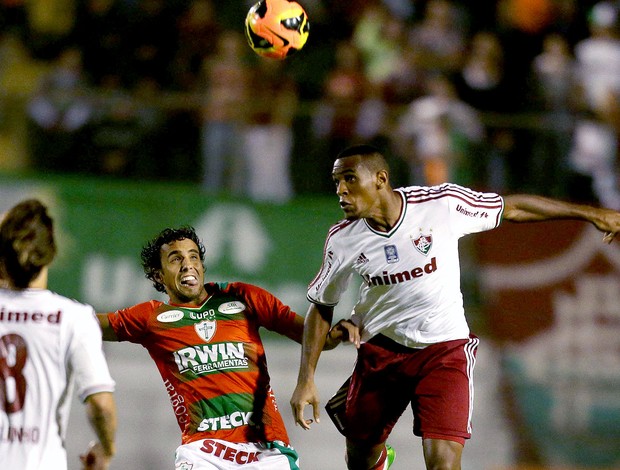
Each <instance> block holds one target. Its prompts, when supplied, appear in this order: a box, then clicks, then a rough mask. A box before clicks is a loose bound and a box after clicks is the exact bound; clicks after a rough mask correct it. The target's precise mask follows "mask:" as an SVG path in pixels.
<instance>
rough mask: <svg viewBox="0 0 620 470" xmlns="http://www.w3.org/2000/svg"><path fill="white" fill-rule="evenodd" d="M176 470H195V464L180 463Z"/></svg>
mask: <svg viewBox="0 0 620 470" xmlns="http://www.w3.org/2000/svg"><path fill="white" fill-rule="evenodd" d="M174 468H175V469H176V470H192V468H194V464H191V463H189V462H181V463H178V464H177V465H176V466H175V467H174Z"/></svg>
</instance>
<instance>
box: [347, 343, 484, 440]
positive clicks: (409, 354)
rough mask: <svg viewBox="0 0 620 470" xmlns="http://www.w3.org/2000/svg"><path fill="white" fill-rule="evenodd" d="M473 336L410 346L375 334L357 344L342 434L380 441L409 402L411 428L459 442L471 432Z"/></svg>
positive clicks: (467, 437)
mask: <svg viewBox="0 0 620 470" xmlns="http://www.w3.org/2000/svg"><path fill="white" fill-rule="evenodd" d="M478 342H479V340H478V338H477V337H476V336H474V335H471V336H470V338H469V339H463V340H454V341H446V342H443V343H437V344H433V345H431V346H427V347H426V348H424V349H411V348H407V347H405V346H401V345H400V344H398V343H396V342H394V341H392V340H391V339H389V338H387V337H385V336H383V335H377V336H375V337H374V338H372V339H371V340H370V341H368V342H366V343H364V344H362V345H361V347H360V349H359V351H358V356H357V362H356V364H355V370H354V371H353V375H352V377H351V383H350V386H349V391H348V395H347V401H346V411H345V422H346V430H345V431H344V433H345V435H346V437H347V438H348V439H350V440H353V441H359V442H364V443H365V444H368V445H376V444H379V443H382V442H385V441H386V440H387V438H388V436H389V435H390V432H391V431H392V428H393V427H394V425H395V424H396V422H397V421H398V419H399V418H400V416H401V415H402V414H403V412H404V411H405V409H406V408H407V406H408V405H409V404H410V405H411V409H412V410H413V433H414V434H415V435H416V436H421V437H422V438H429V439H446V440H451V441H456V442H459V443H461V444H464V443H465V439H469V438H470V437H471V414H472V406H473V397H474V384H473V372H474V364H475V357H476V350H477V348H478Z"/></svg>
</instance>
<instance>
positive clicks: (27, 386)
mask: <svg viewBox="0 0 620 470" xmlns="http://www.w3.org/2000/svg"><path fill="white" fill-rule="evenodd" d="M0 254H1V258H0V468H1V469H3V470H17V469H19V470H66V469H67V452H66V448H65V440H66V434H67V425H68V422H69V412H70V409H71V402H72V397H73V393H74V391H75V392H77V394H78V396H79V398H80V399H81V401H82V402H84V404H85V406H86V410H87V415H88V418H89V422H90V424H91V426H92V428H93V430H94V431H95V433H96V435H97V437H98V438H99V441H98V442H94V443H93V444H92V445H91V446H90V448H89V449H88V450H87V451H86V453H85V454H84V455H83V456H82V463H83V465H84V467H83V468H84V469H93V470H94V469H97V470H105V469H107V468H108V467H109V465H110V461H111V459H112V456H113V455H114V452H115V441H114V437H115V436H114V435H115V431H116V405H115V402H114V396H113V391H114V385H115V384H114V381H113V380H112V378H111V377H110V372H109V371H108V366H107V364H106V360H105V357H104V354H103V350H102V348H101V333H100V331H99V327H98V325H97V321H96V319H95V311H94V309H93V307H91V306H90V305H85V304H81V303H78V302H76V301H75V300H72V299H68V298H66V297H63V296H61V295H58V294H56V293H54V292H51V291H50V290H48V289H47V273H48V266H49V264H51V263H52V261H53V259H54V257H55V255H56V243H55V241H54V232H53V221H52V218H51V217H50V216H49V214H48V212H47V208H46V207H45V206H44V205H43V204H42V203H41V202H40V201H38V200H36V199H29V200H25V201H22V202H20V203H19V204H17V205H16V206H15V207H13V208H12V209H11V210H10V211H9V212H8V213H7V214H6V216H5V217H4V219H3V221H2V225H0ZM76 460H77V456H76Z"/></svg>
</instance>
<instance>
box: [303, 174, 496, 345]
mask: <svg viewBox="0 0 620 470" xmlns="http://www.w3.org/2000/svg"><path fill="white" fill-rule="evenodd" d="M396 191H397V192H398V193H399V194H400V196H401V197H402V199H403V208H402V211H401V214H400V216H399V218H398V221H397V222H396V224H395V225H394V227H393V228H392V229H391V230H390V231H389V232H379V231H377V230H374V229H373V228H372V227H370V225H369V224H368V223H367V222H366V220H365V219H358V220H351V221H349V220H344V221H341V222H340V223H338V224H336V225H334V226H333V227H331V229H330V231H329V233H328V235H327V239H326V242H325V249H324V253H323V264H322V266H321V270H320V272H319V274H318V275H317V276H316V277H315V278H314V279H313V280H312V282H311V283H310V285H309V288H308V300H309V301H311V302H313V303H317V304H322V305H327V306H334V305H336V304H337V303H338V301H339V300H340V296H341V295H342V293H343V292H344V291H345V290H346V289H347V287H348V284H349V282H350V280H351V279H352V278H354V277H355V278H357V279H361V285H360V290H359V298H358V301H357V303H356V305H355V307H354V309H353V312H352V320H353V321H354V322H355V323H356V324H357V325H358V326H360V328H361V333H362V341H367V340H368V339H370V338H372V337H373V336H375V335H376V334H379V333H381V334H383V335H385V336H387V337H389V338H391V339H392V340H394V341H396V342H398V343H400V344H402V345H404V346H408V347H414V348H420V347H425V346H427V345H429V344H434V343H438V342H442V341H450V340H454V339H465V338H467V337H468V336H469V327H468V325H467V321H466V319H465V312H464V308H463V295H462V293H461V282H460V264H459V252H458V241H459V239H460V238H461V237H462V236H464V235H467V234H471V233H476V232H482V231H485V230H491V229H493V228H496V227H497V226H498V225H499V224H500V221H501V217H502V212H503V209H504V201H503V199H502V198H501V196H499V195H498V194H495V193H481V192H476V191H473V190H471V189H468V188H464V187H462V186H458V185H455V184H449V183H446V184H442V185H440V186H432V187H422V186H412V187H407V188H399V189H397V190H396Z"/></svg>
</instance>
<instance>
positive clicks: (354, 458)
mask: <svg viewBox="0 0 620 470" xmlns="http://www.w3.org/2000/svg"><path fill="white" fill-rule="evenodd" d="M384 447H385V445H384V444H383V443H381V444H377V445H368V444H366V443H364V442H354V441H351V440H348V439H347V452H346V458H345V460H346V462H347V469H348V470H368V469H372V468H374V467H375V465H376V463H377V461H378V460H379V458H380V457H381V453H382V452H383V449H384Z"/></svg>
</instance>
